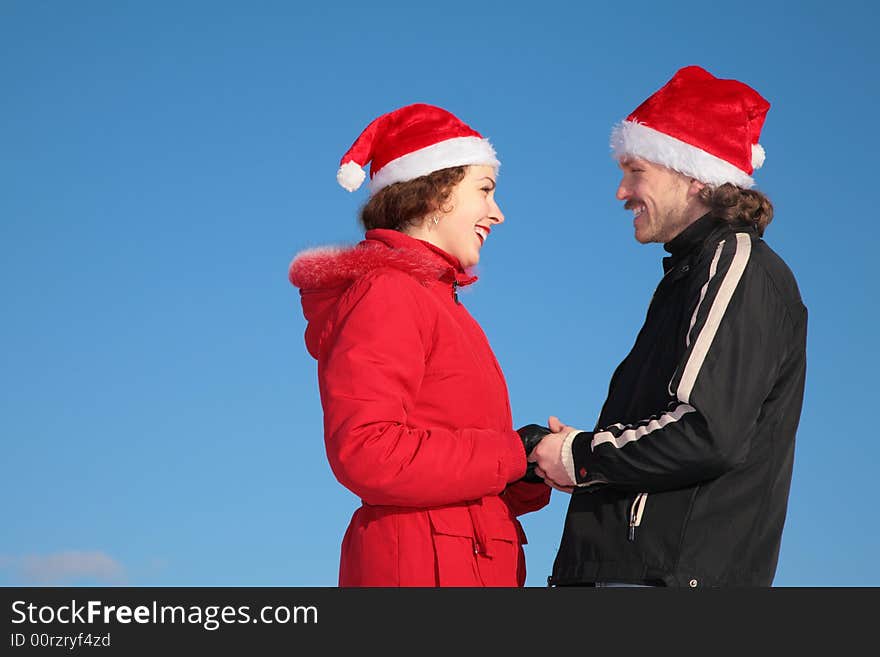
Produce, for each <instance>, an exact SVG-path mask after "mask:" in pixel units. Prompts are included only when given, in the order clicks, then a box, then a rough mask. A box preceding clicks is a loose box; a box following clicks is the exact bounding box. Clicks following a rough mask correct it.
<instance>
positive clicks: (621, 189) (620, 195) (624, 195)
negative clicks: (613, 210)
mask: <svg viewBox="0 0 880 657" xmlns="http://www.w3.org/2000/svg"><path fill="white" fill-rule="evenodd" d="M628 198H629V189H628V188H627V187H626V185H624V184H623V181H622V180H621V181H620V184H619V185H618V186H617V200H618V201H625V200H626V199H628Z"/></svg>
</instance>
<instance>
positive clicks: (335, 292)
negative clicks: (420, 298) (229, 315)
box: [288, 229, 477, 359]
mask: <svg viewBox="0 0 880 657" xmlns="http://www.w3.org/2000/svg"><path fill="white" fill-rule="evenodd" d="M364 237H365V239H364V240H363V241H362V242H360V243H359V244H357V245H355V246H350V247H321V248H316V249H308V250H306V251H302V252H301V253H299V254H297V256H296V257H295V258H294V259H293V262H291V263H290V269H289V272H288V278H289V280H290V282H291V283H292V284H293V285H294V287H297V288H299V290H300V296H301V300H302V306H303V315H304V316H305V318H306V321H307V322H308V326H307V328H306V335H305V340H306V347H307V348H308V350H309V353H310V354H311V355H312V356H313V357H314V358H315V359H317V358H318V354H319V353H320V349H321V336H322V334H323V332H324V327H325V326H326V323H327V319H328V317H329V316H330V314H331V312H332V311H333V309H334V308H335V307H336V303H337V302H338V301H339V298H340V297H341V296H342V294H343V293H344V292H345V291H346V290H347V289H348V287H349V286H350V285H351V284H352V283H353V282H354V281H356V280H358V279H359V278H361V277H362V276H364V275H366V274H368V273H370V272H372V271H374V270H376V269H380V268H386V267H388V268H391V269H398V270H400V271H404V272H407V273H408V274H409V275H410V276H412V277H413V278H415V279H416V280H418V281H419V282H420V283H422V284H423V285H429V284H431V283H437V282H438V281H439V282H442V283H445V284H447V285H450V286H451V285H452V283H453V281H455V282H456V283H457V284H458V285H459V286H463V285H470V284H471V283H473V282H475V281H476V280H477V277H476V276H473V275H471V274H468V273H467V272H465V271H463V270H462V268H461V265H460V264H459V262H458V260H457V259H456V258H454V257H453V256H451V255H449V254H448V253H446V252H445V251H442V250H441V249H439V248H437V247H435V246H433V245H432V244H429V243H427V242H423V241H422V240H417V239H415V238H412V237H409V236H408V235H405V234H403V233H401V232H399V231H395V230H385V229H375V230H369V231H367V233H366V235H365V236H364Z"/></svg>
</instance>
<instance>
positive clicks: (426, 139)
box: [336, 103, 501, 195]
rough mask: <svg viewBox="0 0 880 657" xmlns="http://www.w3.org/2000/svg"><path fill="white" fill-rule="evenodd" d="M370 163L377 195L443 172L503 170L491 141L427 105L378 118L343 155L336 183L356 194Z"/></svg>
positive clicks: (411, 106) (400, 110) (373, 185)
mask: <svg viewBox="0 0 880 657" xmlns="http://www.w3.org/2000/svg"><path fill="white" fill-rule="evenodd" d="M368 162H369V163H370V194H371V195H372V194H375V193H376V192H378V191H379V190H380V189H382V188H384V187H387V186H388V185H392V184H394V183H397V182H404V181H406V180H412V179H414V178H418V177H420V176H425V175H428V174H429V173H433V172H434V171H439V170H440V169H446V168H449V167H456V166H466V165H480V164H482V165H486V166H491V167H494V168H495V169H496V170H497V169H498V167H499V166H501V163H500V162H499V161H498V158H497V157H496V154H495V149H494V148H492V145H491V144H490V143H489V140H488V139H485V138H484V137H483V136H482V135H481V134H480V133H479V132H477V131H476V130H474V129H473V128H471V127H470V126H468V125H466V124H465V123H463V122H462V121H461V120H460V119H458V118H457V117H456V116H455V115H453V114H451V113H450V112H448V111H446V110H445V109H442V108H440V107H436V106H434V105H427V104H424V103H415V104H413V105H406V106H404V107H401V108H399V109H396V110H394V111H392V112H388V113H387V114H383V115H382V116H380V117H378V118H377V119H374V120H373V121H372V122H371V123H370V124H369V125H368V126H367V127H366V128H365V129H364V131H363V132H362V133H361V134H360V136H359V137H358V138H357V139H356V140H355V142H354V143H353V144H352V145H351V148H349V149H348V151H347V152H346V153H345V155H343V157H342V159H341V160H340V163H339V164H340V166H339V170H338V171H337V173H336V180H337V181H338V182H339V184H340V185H341V186H342V187H344V188H345V189H347V190H348V191H350V192H353V191H355V190H357V189H358V188H359V187H360V186H361V184H362V183H363V181H364V180H365V179H366V173H365V172H364V169H363V167H364V166H365V165H366V164H367V163H368Z"/></svg>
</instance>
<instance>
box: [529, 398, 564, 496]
mask: <svg viewBox="0 0 880 657" xmlns="http://www.w3.org/2000/svg"><path fill="white" fill-rule="evenodd" d="M548 424H549V425H550V430H551V431H552V433H549V434H548V435H546V436H543V437H542V439H541V440H540V441H539V442H538V443H537V444H536V445H535V447H534V449H533V450H532V451H531V453H530V454H529V455H528V457H527V459H528V461H529V462H530V463H537V467H535V474H536V475H538V476H539V477H542V478H543V479H544V481H546V482H547V484H548V485H550V486H551V487H553V488H555V489H556V490H559V491H562V492H565V493H571V492H572V491H573V490H574V489H575V482H574V481H573V480H572V479H571V477H570V476H569V474H568V471H567V470H566V469H565V465H563V463H562V443H563V441H564V440H565V437H566V436H567V435H568V434H569V432H571V431H574V430H575V429H574V428H573V427H569V426H568V425H565V424H563V423H562V422H560V420H559V418H557V417H555V416H550V421H549V423H548Z"/></svg>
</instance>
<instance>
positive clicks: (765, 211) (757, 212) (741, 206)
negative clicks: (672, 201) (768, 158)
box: [700, 183, 773, 235]
mask: <svg viewBox="0 0 880 657" xmlns="http://www.w3.org/2000/svg"><path fill="white" fill-rule="evenodd" d="M700 200H701V201H702V202H703V203H705V204H706V205H708V206H709V208H710V209H711V211H712V214H714V215H715V216H716V217H720V218H721V219H724V220H725V221H727V222H728V223H732V224H737V223H743V222H745V223H749V224H754V226H755V228H756V229H757V230H758V235H763V234H764V229H765V228H767V225H768V224H769V223H770V222H771V221H773V204H772V203H771V202H770V199H769V198H767V197H766V196H764V194H762V193H761V192H759V191H756V190H754V189H743V188H742V187H737V186H736V185H732V184H731V183H724V184H723V185H719V186H718V187H711V186H708V185H707V186H706V187H704V188H703V189H702V190H701V191H700Z"/></svg>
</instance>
